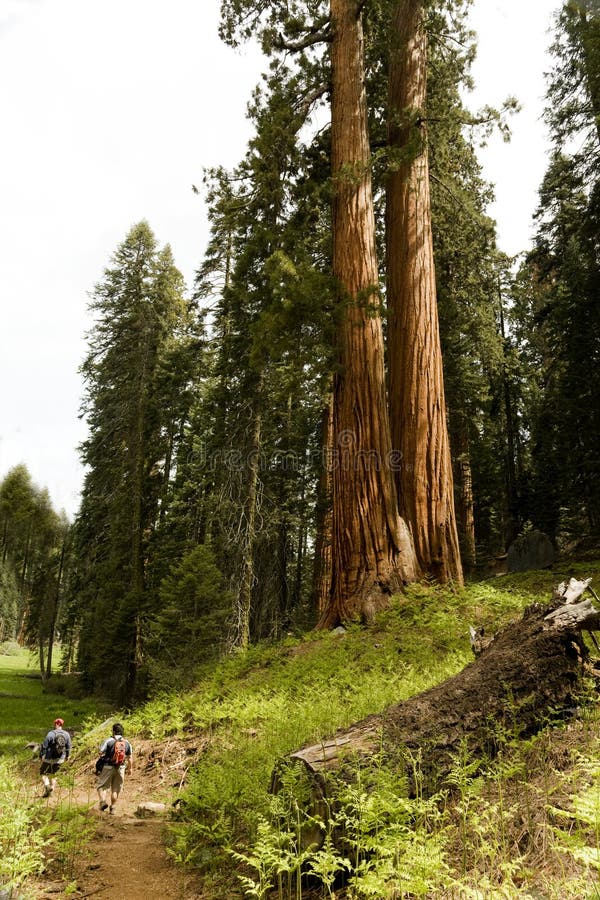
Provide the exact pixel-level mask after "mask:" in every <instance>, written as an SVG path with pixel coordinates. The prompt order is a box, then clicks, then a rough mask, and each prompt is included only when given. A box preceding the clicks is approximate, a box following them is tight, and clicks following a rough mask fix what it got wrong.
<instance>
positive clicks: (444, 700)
mask: <svg viewBox="0 0 600 900" xmlns="http://www.w3.org/2000/svg"><path fill="white" fill-rule="evenodd" d="M581 584H582V591H580V592H579V593H578V592H577V591H570V592H569V598H568V602H566V603H565V602H564V600H563V595H562V594H558V593H555V595H554V600H553V602H552V604H551V605H549V606H542V605H539V604H536V605H533V606H530V607H529V608H528V609H527V610H526V611H525V612H524V614H523V616H522V618H521V619H519V620H518V621H516V622H513V623H512V624H510V625H508V626H507V627H506V628H504V629H502V630H501V631H500V632H499V633H498V634H497V635H496V636H495V637H494V638H493V639H491V640H490V641H489V643H488V644H487V646H485V647H484V649H482V650H481V651H480V652H479V654H478V655H477V656H476V658H475V660H474V661H473V662H471V663H469V664H468V665H467V666H466V667H465V668H464V669H463V670H462V671H461V672H459V673H458V674H457V675H455V676H453V677H452V678H449V679H448V680H447V681H445V682H443V683H442V684H440V685H437V686H435V687H433V688H430V689H429V690H427V691H425V692H424V693H421V694H418V695H416V696H414V697H411V698H410V699H408V700H406V701H404V702H402V703H398V704H396V705H394V706H391V707H389V708H388V709H386V710H385V712H383V713H381V714H377V715H371V716H368V717H367V718H366V719H363V720H362V721H360V722H357V723H356V724H354V725H352V726H351V727H350V728H347V729H345V730H343V731H340V732H338V733H337V734H335V735H334V736H333V737H331V738H329V739H328V740H323V741H321V742H319V743H317V744H313V745H311V746H307V747H303V748H301V749H299V750H296V751H295V752H294V753H291V754H290V755H289V757H287V758H286V759H284V760H282V761H281V763H280V764H279V765H278V766H277V767H276V768H275V770H274V772H273V775H272V781H271V790H272V791H273V792H274V793H277V792H278V791H279V790H280V788H281V786H282V784H283V783H285V773H286V772H289V771H290V769H292V770H293V769H296V770H297V768H298V767H300V770H301V771H302V770H304V773H305V774H306V775H307V776H308V780H309V783H310V785H311V791H310V794H311V799H310V806H311V809H312V813H313V814H317V815H319V816H320V817H321V818H326V815H327V809H328V806H329V802H330V800H331V799H332V797H333V796H334V795H335V783H336V780H339V779H342V780H344V781H347V780H349V779H353V778H354V777H355V774H353V773H356V769H357V767H364V766H368V765H369V764H371V765H373V762H374V760H375V759H377V760H378V761H379V760H382V759H383V760H384V761H385V760H387V761H388V762H391V761H393V762H394V763H395V764H397V765H398V766H399V767H400V768H399V772H400V769H401V767H404V770H405V773H406V777H407V780H408V786H409V794H412V795H413V796H414V795H415V793H416V792H417V790H418V791H419V792H420V793H421V792H422V793H425V794H431V793H434V792H435V791H436V790H437V789H439V787H440V786H441V785H442V784H443V782H444V779H445V778H446V776H447V775H448V774H449V772H450V770H451V768H452V766H453V765H454V764H455V762H456V760H457V758H458V757H459V754H464V753H465V752H466V754H467V755H468V758H469V759H481V760H482V761H484V760H488V759H490V758H492V757H493V756H494V755H495V754H496V752H497V749H498V746H499V744H500V743H501V741H502V740H505V739H506V737H507V735H509V736H511V737H512V736H515V735H516V734H518V735H519V736H522V737H525V736H528V735H531V734H534V733H535V732H537V731H539V729H540V728H541V727H542V726H543V725H544V724H546V723H547V722H548V721H549V719H551V718H552V717H556V716H560V715H561V714H562V715H564V714H565V713H567V714H568V713H569V712H571V713H572V712H573V711H574V709H575V708H576V707H577V704H578V695H579V694H580V693H581V689H582V687H583V686H582V676H583V674H584V669H585V665H584V664H585V662H586V660H587V658H588V651H587V648H586V646H585V643H584V641H583V639H582V636H581V631H582V630H588V631H592V630H594V629H597V628H598V626H599V625H600V611H599V610H598V609H597V608H596V607H595V606H594V605H593V603H592V602H591V601H590V600H585V601H582V602H577V601H579V600H580V596H581V593H582V592H583V590H585V589H586V588H587V587H588V584H589V582H588V583H586V584H585V585H584V584H583V583H581ZM561 587H562V586H561ZM557 591H558V589H557ZM574 601H575V602H574ZM417 760H418V765H415V761H417ZM313 837H314V836H313Z"/></svg>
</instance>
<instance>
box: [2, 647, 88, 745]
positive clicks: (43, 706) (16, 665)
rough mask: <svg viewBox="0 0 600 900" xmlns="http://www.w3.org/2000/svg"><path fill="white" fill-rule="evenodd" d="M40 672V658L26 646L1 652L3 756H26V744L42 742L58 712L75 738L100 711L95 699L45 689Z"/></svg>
mask: <svg viewBox="0 0 600 900" xmlns="http://www.w3.org/2000/svg"><path fill="white" fill-rule="evenodd" d="M38 674H39V673H38V670H37V661H36V660H35V658H33V659H32V657H31V654H30V653H29V652H28V651H27V650H21V651H20V653H19V654H18V655H14V656H4V655H0V703H1V708H2V720H1V722H0V757H1V756H5V755H6V756H12V757H17V758H26V757H27V756H28V755H30V751H28V750H26V749H25V746H26V744H28V743H40V742H41V741H42V740H43V739H44V737H45V735H46V733H47V732H48V731H49V730H50V728H52V724H53V722H54V719H56V718H57V717H59V716H60V718H61V719H64V721H65V728H67V729H69V731H72V732H73V736H74V739H75V740H76V739H77V735H78V733H81V732H82V731H85V730H86V724H85V723H86V720H87V719H88V718H89V717H90V716H93V715H94V714H96V713H97V707H98V704H96V703H95V702H94V701H90V700H75V699H71V698H68V697H65V696H64V694H53V693H44V691H43V686H42V681H41V679H40V678H38V677H37V676H38Z"/></svg>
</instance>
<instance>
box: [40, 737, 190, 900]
mask: <svg viewBox="0 0 600 900" xmlns="http://www.w3.org/2000/svg"><path fill="white" fill-rule="evenodd" d="M194 749H195V748H190V747H189V746H185V744H182V743H181V742H174V741H169V742H167V743H166V744H165V743H163V744H162V745H161V746H160V747H157V745H156V744H155V743H151V742H148V741H146V742H140V741H136V742H135V744H134V759H135V762H134V769H133V773H132V774H131V775H130V776H126V777H125V786H124V789H123V792H122V795H121V797H120V798H119V801H118V804H117V805H116V807H115V812H114V814H112V815H111V814H109V813H108V811H107V812H101V811H100V809H99V805H98V796H97V793H96V778H95V774H94V762H95V760H91V761H89V760H88V761H87V762H85V763H82V762H81V761H77V760H76V761H75V763H74V769H73V770H72V771H71V773H70V775H71V778H72V784H71V785H69V786H66V785H62V784H59V785H58V786H57V789H56V791H55V793H54V794H53V795H52V796H51V797H50V798H49V799H48V800H44V799H41V786H37V787H36V791H37V795H38V797H40V800H39V802H41V803H47V804H48V805H49V806H50V807H51V808H52V807H54V808H55V811H56V818H57V819H60V817H61V811H65V810H68V809H69V808H70V809H73V808H74V807H77V808H78V809H79V810H82V811H83V814H84V817H85V818H84V824H83V826H81V824H80V826H79V836H78V835H74V837H73V839H72V840H71V844H72V847H71V851H70V853H69V857H70V858H69V863H68V866H66V867H65V868H64V870H63V871H61V865H60V860H54V861H53V862H52V863H50V865H49V867H48V873H47V876H46V878H45V879H44V880H39V881H38V883H37V884H35V885H30V886H29V889H30V890H32V891H33V896H35V897H36V898H56V897H57V896H69V897H74V898H87V897H94V898H95V900H96V898H97V900H102V898H108V897H114V896H117V895H126V896H127V898H128V900H148V898H149V897H156V898H177V900H201V898H202V894H201V893H199V892H198V889H197V888H196V887H195V886H194V883H193V880H192V879H191V878H190V876H189V875H186V874H185V873H183V872H182V870H181V868H179V867H178V866H176V864H175V863H174V862H173V860H172V859H171V858H170V857H169V855H168V853H167V850H166V846H165V841H164V837H165V835H164V832H165V819H164V814H163V815H162V816H160V815H158V816H145V815H140V814H139V812H138V808H139V807H140V804H143V803H148V802H153V803H166V804H167V806H168V804H169V803H172V802H173V800H174V799H175V796H174V795H175V794H176V790H177V787H178V786H180V784H181V780H180V779H181V770H182V763H183V762H184V761H185V760H186V759H188V758H189V756H192V757H193V756H194ZM173 754H174V755H175V757H176V760H177V761H176V762H175V764H172V762H171V759H172V757H173ZM167 757H169V763H168V765H167V766H166V767H164V768H163V767H161V765H160V762H161V760H164V759H165V758H167ZM36 765H37V764H36ZM184 771H185V769H184ZM173 775H174V778H173V777H171V778H169V776H173ZM67 777H68V776H67V773H66V772H65V773H64V781H65V782H66V780H67ZM59 779H60V776H59ZM61 780H62V779H61Z"/></svg>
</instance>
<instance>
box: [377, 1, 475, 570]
mask: <svg viewBox="0 0 600 900" xmlns="http://www.w3.org/2000/svg"><path fill="white" fill-rule="evenodd" d="M390 57H391V58H390V75H389V142H390V147H391V148H393V149H394V150H395V151H396V153H397V160H395V161H394V162H393V166H392V171H391V173H390V175H389V179H388V187H387V205H386V226H387V242H386V247H387V267H386V272H387V288H388V304H389V309H390V333H389V369H390V419H391V427H392V440H393V444H394V449H395V450H397V451H398V453H399V455H400V459H401V461H402V462H401V466H400V467H399V470H398V473H397V482H398V496H399V499H400V511H401V514H402V515H403V516H404V518H405V519H406V521H407V522H409V523H410V526H411V531H412V535H413V539H414V543H415V551H416V555H417V560H418V563H419V567H420V569H421V570H422V571H423V572H427V573H430V574H432V575H433V576H435V577H436V578H438V579H439V580H440V581H442V582H445V581H450V580H452V581H456V582H457V583H459V584H460V583H461V582H462V566H461V559H460V551H459V546H458V534H457V529H456V519H455V513H454V487H453V476H452V463H451V459H450V447H449V439H448V424H447V421H446V402H445V395H444V372H443V367H442V352H441V346H440V335H439V325H438V311H437V298H436V278H435V264H434V258H433V241H432V230H431V201H430V192H429V164H428V153H427V133H426V129H425V105H426V99H427V35H426V31H425V24H424V7H423V2H422V0H400V2H399V3H397V5H396V9H395V11H394V14H393V24H392V48H391V54H390Z"/></svg>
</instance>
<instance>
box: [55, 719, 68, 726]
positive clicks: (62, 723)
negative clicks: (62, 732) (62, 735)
mask: <svg viewBox="0 0 600 900" xmlns="http://www.w3.org/2000/svg"><path fill="white" fill-rule="evenodd" d="M54 724H55V725H58V727H59V728H62V727H63V725H64V724H65V720H64V719H55V720H54Z"/></svg>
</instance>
